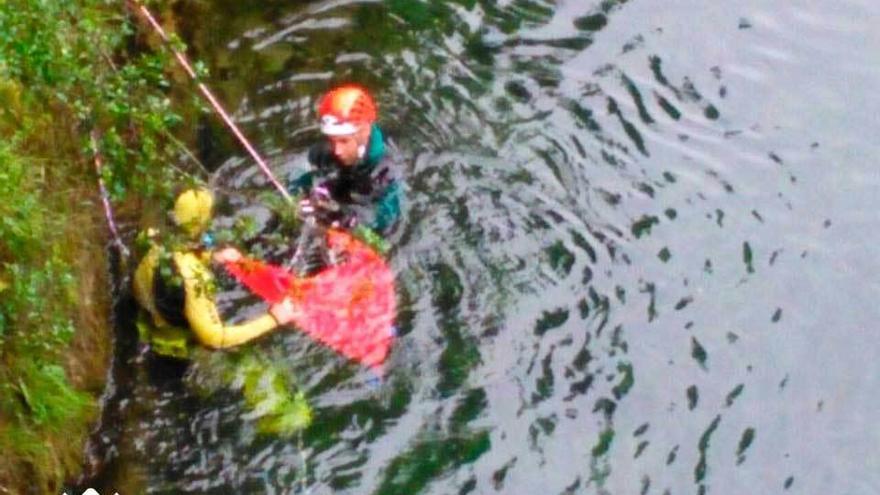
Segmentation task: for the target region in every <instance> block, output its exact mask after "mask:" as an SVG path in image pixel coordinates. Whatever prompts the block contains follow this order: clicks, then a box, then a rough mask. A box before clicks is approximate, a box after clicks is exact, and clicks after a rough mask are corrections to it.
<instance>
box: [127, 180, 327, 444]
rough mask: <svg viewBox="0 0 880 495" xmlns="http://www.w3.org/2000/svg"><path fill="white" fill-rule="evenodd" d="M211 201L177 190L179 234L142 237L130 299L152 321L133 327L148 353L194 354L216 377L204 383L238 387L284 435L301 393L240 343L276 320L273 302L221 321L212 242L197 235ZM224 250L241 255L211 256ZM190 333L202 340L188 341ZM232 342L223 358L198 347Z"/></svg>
mask: <svg viewBox="0 0 880 495" xmlns="http://www.w3.org/2000/svg"><path fill="white" fill-rule="evenodd" d="M213 204H214V198H213V196H212V194H211V193H210V192H209V191H207V190H205V189H191V190H187V191H185V192H183V193H182V194H181V195H180V196H178V198H177V200H176V202H175V204H174V211H173V218H174V221H175V223H176V224H177V226H178V228H179V230H180V234H181V238H180V239H178V240H176V241H172V240H170V239H169V240H168V243H166V244H160V243H158V242H157V239H156V236H155V235H151V236H149V237H150V244H151V245H150V247H149V250H148V251H147V254H146V255H145V256H144V257H143V259H142V260H141V262H140V264H139V265H138V266H137V268H136V269H135V273H134V277H133V283H132V285H133V291H134V296H135V299H136V300H137V301H138V303H139V304H140V305H141V307H142V308H144V310H145V311H146V313H147V314H148V317H149V319H151V322H152V324H149V323H146V322H144V321H143V320H140V321H139V322H138V333H139V334H140V337H141V340H142V341H144V342H145V343H148V344H149V346H150V349H151V350H152V351H153V353H154V354H155V355H158V356H160V357H166V358H168V357H170V358H175V359H178V360H180V359H194V360H200V361H201V362H202V363H203V365H202V366H199V367H198V368H200V369H203V371H202V372H204V368H207V370H208V371H207V372H208V373H209V374H212V375H216V376H213V377H212V379H210V380H207V382H214V381H216V379H218V378H219V379H220V380H221V381H223V382H225V383H226V385H227V386H232V387H234V388H239V389H240V390H241V392H242V395H243V397H244V400H245V404H246V406H247V408H248V409H250V411H251V413H250V416H251V417H253V418H255V419H256V426H257V430H258V431H260V432H261V433H270V434H273V435H281V436H288V435H291V434H293V433H295V432H297V431H300V430H302V429H303V428H305V427H307V426H308V425H309V424H310V423H311V421H312V410H311V408H310V407H309V404H308V401H307V400H306V398H305V396H304V394H303V393H302V392H296V391H295V388H294V387H292V386H291V384H290V383H289V379H288V378H289V377H288V376H287V375H288V373H287V372H285V371H284V369H283V367H281V366H279V365H278V364H276V363H273V362H272V361H271V360H269V359H268V358H267V357H266V356H263V355H261V354H260V353H259V351H257V350H255V349H250V348H247V346H241V344H245V343H247V342H250V341H252V340H254V339H257V338H259V337H261V336H263V335H266V334H267V333H269V332H271V331H273V330H274V329H276V328H277V327H278V326H279V318H278V317H276V316H273V314H274V313H275V312H276V311H277V308H278V305H277V304H276V305H273V306H271V307H270V308H269V311H268V312H267V313H265V314H263V315H260V316H258V317H256V318H253V319H251V320H249V321H247V322H244V323H240V324H236V325H229V324H226V323H224V322H223V320H222V318H221V316H220V312H219V311H218V308H217V305H216V302H215V299H214V293H215V291H216V286H215V278H214V274H213V272H212V270H211V259H212V250H211V247H210V246H209V245H206V244H211V243H210V242H204V241H203V239H205V237H204V233H205V232H206V230H207V228H208V226H209V224H210V222H211V217H212V209H213ZM229 252H234V253H235V254H236V255H238V256H240V254H239V253H238V252H237V251H235V250H232V249H231V248H227V249H226V250H222V251H220V252H219V253H216V254H213V258H214V261H216V262H218V263H224V262H225V261H226V256H228V253H229ZM292 311H293V303H292V301H285V305H284V313H285V315H288V314H290V313H291V312H292ZM193 337H194V340H195V341H197V342H198V344H201V346H193V345H192V341H193ZM236 346H238V348H237V349H235V350H231V351H229V352H227V353H223V354H224V355H222V356H217V354H218V353H210V355H209V353H205V352H204V351H201V349H200V348H210V349H227V348H232V347H236ZM205 363H208V364H205ZM210 363H213V364H210Z"/></svg>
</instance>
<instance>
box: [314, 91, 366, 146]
mask: <svg viewBox="0 0 880 495" xmlns="http://www.w3.org/2000/svg"><path fill="white" fill-rule="evenodd" d="M318 117H320V119H321V132H323V133H324V134H327V135H329V136H344V135H347V134H354V133H355V132H357V130H358V128H359V127H360V126H361V125H363V124H372V123H373V122H375V121H376V118H377V112H376V102H375V101H373V97H372V96H370V93H369V92H367V90H366V89H364V88H362V87H361V86H357V85H354V84H346V85H344V86H339V87H337V88H334V89H331V90H330V91H328V92H327V94H325V95H324V96H323V97H321V101H320V103H318Z"/></svg>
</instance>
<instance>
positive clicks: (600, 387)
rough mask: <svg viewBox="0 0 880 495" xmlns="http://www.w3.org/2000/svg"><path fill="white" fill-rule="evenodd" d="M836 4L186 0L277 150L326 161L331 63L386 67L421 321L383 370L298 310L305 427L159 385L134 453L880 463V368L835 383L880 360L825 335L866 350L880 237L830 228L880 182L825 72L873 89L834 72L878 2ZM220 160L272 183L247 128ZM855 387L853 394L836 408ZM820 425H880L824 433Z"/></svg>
mask: <svg viewBox="0 0 880 495" xmlns="http://www.w3.org/2000/svg"><path fill="white" fill-rule="evenodd" d="M814 4H815V5H807V4H806V3H804V5H802V6H800V7H791V6H786V7H773V8H771V7H767V6H766V5H763V4H761V3H760V2H746V3H745V4H743V5H740V6H737V7H736V8H734V7H733V6H718V5H715V6H712V5H706V4H703V3H698V2H685V4H682V5H676V6H670V5H668V4H666V3H662V4H661V3H660V2H637V3H628V2H625V1H603V2H596V3H593V4H590V3H587V4H582V3H577V2H569V3H556V2H546V1H537V0H533V1H524V0H523V1H520V0H516V1H512V2H494V1H479V0H478V1H470V2H467V1H458V2H456V1H450V2H437V1H431V2H422V1H408V2H403V1H387V2H381V3H380V2H358V1H318V2H298V3H296V4H293V5H292V4H290V3H289V2H260V3H258V4H249V3H242V2H229V1H225V0H222V1H217V2H215V3H213V4H211V5H210V6H206V5H202V4H182V5H181V7H180V9H179V10H180V13H182V14H187V15H184V16H183V17H182V19H181V27H182V28H183V32H184V35H185V37H186V38H187V39H190V40H193V42H192V44H193V46H194V49H195V50H196V51H197V52H198V54H199V56H200V57H201V58H202V59H204V60H206V61H208V62H209V65H210V67H211V68H212V73H213V74H214V77H213V82H214V83H215V85H216V86H217V87H218V88H219V89H220V91H221V93H222V95H223V96H222V97H223V99H224V100H225V101H228V102H233V103H234V104H232V105H231V106H232V107H233V108H236V109H237V113H236V115H237V118H238V119H239V120H240V121H241V122H242V123H244V124H245V126H246V127H247V130H248V133H249V134H250V135H252V136H258V138H259V139H258V141H260V144H261V147H262V148H263V149H266V150H271V153H272V155H273V162H274V163H275V164H276V168H277V170H279V171H280V172H281V173H282V174H293V173H294V172H295V171H296V170H298V169H300V168H301V167H303V166H304V160H303V156H302V152H301V150H302V149H303V147H304V146H305V145H306V144H307V143H309V142H310V141H311V140H314V139H316V138H317V135H316V129H315V126H314V124H313V116H312V112H313V108H314V98H315V97H316V95H318V94H320V93H321V92H322V90H323V89H324V88H325V87H326V86H327V85H328V84H330V83H331V82H333V81H338V80H349V79H355V80H359V81H363V82H365V83H366V84H368V85H370V86H372V87H373V88H375V89H376V91H377V93H378V95H379V98H380V103H381V106H382V112H383V122H384V124H385V126H386V128H387V130H388V131H389V134H391V135H392V136H394V137H395V138H396V139H397V140H398V142H399V144H400V145H401V147H402V148H403V149H404V150H405V152H406V155H407V156H408V157H409V162H408V167H409V183H408V189H409V191H408V198H409V204H408V207H407V210H408V211H407V220H406V223H405V225H404V227H403V229H402V232H401V234H400V236H399V238H398V239H395V242H396V245H397V247H396V249H395V250H394V252H393V254H392V263H393V265H394V267H395V271H396V273H397V275H398V279H399V285H400V293H401V294H400V295H401V298H402V299H403V300H404V304H401V306H402V307H403V309H402V311H403V313H402V316H401V321H400V325H399V326H400V329H401V333H402V335H403V338H401V339H400V343H399V346H398V348H397V349H396V350H395V352H394V356H393V357H392V363H393V365H392V367H391V368H390V371H389V376H388V380H387V382H386V383H385V384H384V385H382V386H381V387H380V388H379V389H375V388H371V387H370V386H368V385H366V379H365V376H364V373H363V371H362V370H358V369H356V368H355V367H353V366H352V365H349V364H347V363H344V362H342V361H341V360H340V359H339V358H337V357H336V356H334V355H333V354H332V353H330V352H328V351H326V350H323V349H321V348H319V347H318V346H316V345H314V344H312V343H310V342H308V340H307V339H306V338H304V337H302V336H300V335H297V334H295V333H290V334H285V335H279V336H275V337H272V338H270V339H267V341H266V342H263V343H261V344H260V347H261V349H262V350H263V351H264V352H266V353H268V354H270V355H272V356H274V357H275V358H276V360H277V361H278V362H282V363H286V364H285V366H288V367H289V368H290V372H291V374H292V375H294V376H296V377H297V379H298V380H299V383H300V386H301V387H303V388H304V389H305V390H306V391H307V394H308V395H309V397H310V398H311V400H312V402H313V403H314V404H315V407H316V416H317V417H316V421H315V425H314V426H313V427H312V428H310V429H309V430H308V431H307V432H306V433H305V434H304V435H303V436H302V438H301V439H299V440H298V441H297V442H295V443H288V442H279V441H273V440H272V439H267V438H261V437H259V436H256V435H253V434H251V433H250V430H249V428H248V426H247V421H246V420H244V419H242V418H241V410H240V408H241V406H240V401H239V400H238V399H237V398H236V397H235V396H233V395H229V396H225V397H222V398H220V397H217V398H212V399H210V400H199V399H196V398H194V397H191V396H190V395H188V393H187V392H185V391H181V390H179V389H170V390H164V389H162V390H163V391H161V392H157V391H155V390H153V388H151V386H147V385H143V387H141V388H137V389H136V390H135V391H134V392H133V395H134V397H136V400H137V401H139V402H142V403H144V404H152V405H154V406H155V407H153V408H146V410H136V411H132V412H131V413H130V415H131V416H132V417H133V418H138V419H137V420H132V422H133V423H136V424H133V425H132V426H130V428H129V429H128V430H127V431H126V435H127V438H128V440H127V441H128V442H130V444H129V448H128V450H125V451H124V452H123V453H122V454H121V455H122V456H123V464H125V463H128V464H138V463H141V464H143V466H144V467H143V470H144V472H145V474H146V482H145V484H146V486H147V487H148V491H149V492H152V493H181V492H184V493H189V492H198V493H201V492H203V491H205V490H216V491H224V490H225V491H229V490H237V491H248V490H251V491H255V492H266V493H325V492H330V491H333V492H340V493H383V494H393V493H401V494H411V493H491V492H498V493H524V494H525V493H642V494H648V493H656V494H665V493H669V494H672V493H694V492H696V493H711V492H713V491H715V492H719V491H720V492H725V493H726V492H730V493H739V492H746V491H748V492H760V493H778V492H782V491H784V490H788V489H789V488H792V487H795V488H800V487H805V488H804V489H805V490H807V491H811V492H813V491H815V492H817V493H819V492H826V491H829V490H830V491H833V492H837V491H840V492H843V491H845V490H843V488H842V487H848V488H850V489H851V490H853V493H871V492H872V490H871V488H875V490H874V491H877V489H880V488H878V487H880V479H878V478H877V475H876V473H877V472H880V469H876V468H880V466H878V465H877V462H878V461H877V459H878V457H877V452H876V445H877V444H878V443H880V442H873V443H872V441H871V437H870V434H867V436H863V434H862V433H859V431H860V430H861V429H863V428H866V427H867V425H868V421H869V419H868V418H869V417H870V416H868V411H869V410H870V407H869V406H870V405H871V404H873V405H874V406H876V400H873V399H865V398H855V396H853V395H850V396H846V397H842V398H841V397H839V396H835V395H834V392H833V390H834V388H833V387H835V386H836V384H838V383H846V384H849V386H851V387H855V388H858V387H863V386H866V385H870V384H871V383H872V382H871V381H870V380H871V379H870V378H865V377H861V378H859V377H854V376H851V375H849V374H848V373H849V372H848V371H847V369H848V366H846V365H844V364H841V363H839V362H835V361H834V360H833V358H830V357H828V358H824V359H822V360H821V363H822V364H823V367H824V369H823V370H822V371H820V370H819V369H818V367H817V366H814V365H812V363H813V362H814V360H813V354H814V352H815V351H813V350H812V348H813V346H814V345H817V346H818V345H822V346H824V347H822V349H824V350H825V352H829V353H830V354H829V355H837V356H839V355H842V354H840V353H846V352H852V353H855V355H857V356H861V357H863V358H864V357H866V356H868V357H870V356H871V354H870V353H869V352H868V351H867V350H863V351H861V352H859V351H857V350H854V349H851V348H850V347H849V346H850V344H848V343H844V342H842V341H840V340H839V339H838V338H835V337H834V335H835V334H836V333H837V331H835V329H841V330H840V331H842V330H843V329H851V328H852V327H853V325H856V326H858V324H863V325H864V324H867V323H868V322H872V321H873V319H872V318H873V317H875V316H880V315H877V312H876V309H875V308H873V305H872V304H870V303H868V302H866V298H867V296H866V295H865V294H867V293H869V292H870V291H867V290H865V291H862V290H861V289H853V288H851V287H852V284H853V282H852V280H850V279H848V278H846V277H845V274H844V272H842V271H841V269H843V270H845V269H846V267H848V266H849V263H855V260H856V259H864V258H865V257H870V256H869V253H870V251H869V249H870V248H869V246H870V245H871V243H870V239H869V238H868V237H866V236H862V237H858V238H850V239H851V240H850V241H849V244H847V247H846V248H845V251H844V252H843V253H840V252H838V251H837V249H836V248H834V247H833V246H834V242H836V241H834V240H833V239H832V237H830V234H826V231H828V229H829V228H831V227H832V226H833V225H837V222H838V219H839V218H840V216H841V215H848V212H849V211H851V210H850V209H849V208H835V207H834V205H833V204H832V205H830V206H829V207H828V208H818V209H817V206H818V205H819V204H825V205H828V204H829V202H832V203H833V202H834V201H837V200H840V199H841V198H840V197H839V196H840V195H841V194H842V193H841V192H840V191H844V190H849V191H852V193H851V194H852V195H851V196H850V197H849V198H848V199H847V204H848V205H850V206H852V207H866V206H869V205H870V206H872V207H876V204H875V203H876V202H875V201H872V198H873V193H870V192H868V191H871V190H873V189H872V186H877V185H878V184H877V183H878V180H877V179H876V175H869V174H870V172H869V169H867V168H865V167H864V166H863V165H861V164H860V163H859V162H858V161H853V160H850V159H849V158H851V157H850V155H849V154H848V153H846V152H844V151H843V150H845V149H846V146H848V145H850V144H852V145H853V146H855V149H857V150H860V151H862V152H864V153H865V155H864V156H871V157H874V158H876V157H878V156H880V150H878V147H877V146H876V145H872V144H866V143H868V142H869V141H870V140H869V139H863V140H862V141H861V142H859V143H855V144H853V142H854V138H851V137H848V134H849V132H850V129H851V125H850V123H848V122H846V121H840V122H837V121H835V122H828V121H827V120H823V119H822V116H823V115H825V113H824V112H829V111H834V110H842V108H843V105H844V104H843V103H842V102H841V101H840V99H839V98H837V97H835V96H834V94H833V90H832V89H828V88H833V89H836V90H843V89H847V90H850V89H852V88H848V87H847V84H846V83H843V82H841V79H840V77H842V76H846V77H855V78H857V79H858V81H860V82H861V83H862V84H859V85H857V86H856V87H855V88H854V91H855V92H857V93H860V94H861V93H865V92H868V91H869V88H870V87H872V85H871V84H866V83H873V84H876V83H877V82H878V81H880V74H878V71H877V70H876V69H871V68H870V66H869V64H868V62H870V61H871V58H872V56H871V55H870V54H867V52H868V51H870V50H868V49H867V48H868V46H872V47H874V48H880V43H878V39H877V37H876V36H873V37H871V38H865V37H867V36H868V35H867V31H866V29H867V26H868V24H867V23H866V21H864V20H862V21H860V20H859V19H867V18H869V17H870V16H869V15H868V14H871V13H873V14H877V13H878V12H877V8H876V7H874V6H873V5H869V4H868V3H865V2H861V3H860V2H857V1H850V2H843V4H845V6H844V7H841V8H843V9H844V10H845V11H846V12H847V13H848V14H847V15H845V16H843V17H834V18H833V19H832V18H829V17H828V16H827V15H826V14H827V12H826V11H825V10H823V7H822V6H821V5H820V4H822V2H814ZM835 5H839V4H835ZM189 9H191V10H192V12H190V10H189ZM196 13H197V14H198V15H195V14H196ZM696 19H700V21H699V22H697V21H696ZM197 21H198V22H197ZM844 27H845V28H846V29H844ZM801 30H805V32H808V33H810V35H811V36H806V37H805V36H801V35H798V34H797V33H799V32H801ZM866 39H867V41H868V43H867V45H866V44H865V41H866ZM843 51H846V52H849V53H853V58H852V59H851V60H846V61H843V60H841V59H840V55H839V54H840V53H841V52H843ZM871 53H877V50H874V51H871ZM807 57H818V61H817V62H813V63H814V64H818V65H822V66H827V67H830V68H832V69H829V71H830V72H831V73H835V72H836V73H838V76H835V77H832V76H828V77H824V76H819V75H816V74H815V69H813V68H812V67H811V66H809V65H807V64H806V62H805V60H806V59H807ZM875 62H876V60H875ZM874 67H876V64H874ZM844 79H845V77H844ZM859 98H860V100H859V101H862V99H864V97H859ZM817 101H819V102H821V103H816V102H817ZM813 104H816V105H818V108H814V107H813ZM852 117H853V119H855V120H856V122H858V123H860V124H862V125H864V129H874V130H877V126H876V122H875V121H874V120H872V119H870V118H869V117H868V116H865V115H861V114H860V113H857V114H856V115H853V116H852ZM806 121H810V122H814V123H816V124H815V126H814V125H812V124H808V123H807V122H806ZM210 125H211V126H214V125H216V124H210ZM217 128H218V129H219V126H217ZM864 129H863V130H862V131H860V134H859V136H861V137H862V138H866V137H872V135H871V134H870V133H867V131H866V130H864ZM211 139H213V140H214V141H215V142H214V144H213V145H214V147H215V149H217V150H220V151H219V155H222V156H230V155H240V153H239V152H238V150H237V149H236V148H235V146H234V144H233V143H232V142H231V141H229V138H227V137H226V136H224V135H223V134H222V133H220V132H214V133H212V138H211ZM820 141H821V142H822V145H821V146H820V144H818V143H819V142H820ZM825 143H828V145H827V148H830V149H831V151H829V152H826V154H820V153H821V152H822V150H823V149H825V148H824V146H826V145H825ZM832 159H833V160H837V162H838V163H840V164H841V165H840V167H841V168H840V170H841V171H842V172H841V175H833V174H832V173H831V172H830V171H828V170H826V169H827V167H828V165H827V163H826V161H827V160H832ZM844 171H845V174H849V175H845V174H844ZM218 180H219V182H220V183H221V184H222V185H225V186H227V187H230V188H234V189H238V190H255V189H259V188H264V187H265V184H263V182H262V179H261V177H260V176H259V174H258V173H257V172H256V171H255V170H254V169H253V168H251V167H250V165H249V164H248V163H247V162H246V161H244V160H243V159H241V157H239V158H237V159H236V158H232V159H229V160H226V161H225V162H224V163H223V165H222V167H221V168H220V169H219V172H218ZM824 184H831V185H834V186H836V188H833V189H832V190H831V192H822V191H823V190H825V191H827V190H826V189H823V188H824ZM835 191H836V192H835ZM241 201H242V202H240V203H234V204H235V205H238V206H243V205H245V204H247V205H249V208H251V209H252V212H253V213H255V215H256V217H258V218H260V219H262V221H263V222H265V221H268V220H267V218H268V214H267V211H266V210H265V208H264V207H262V206H260V205H259V204H258V203H257V204H254V203H253V202H252V201H249V200H248V201H244V200H241ZM854 209H856V210H859V208H854ZM235 210H236V211H237V212H238V213H236V214H237V215H241V214H242V212H241V208H235ZM230 214H231V213H230ZM832 216H833V217H835V218H834V223H831V222H830V220H829V218H830V217H832ZM229 221H232V220H231V219H230V220H229ZM840 223H841V224H842V225H843V227H842V229H841V230H839V231H838V232H847V233H852V232H855V231H856V229H858V228H859V227H862V226H864V225H866V224H867V223H869V220H867V219H864V217H862V216H859V215H854V216H848V217H845V218H842V219H840ZM844 229H849V230H844ZM838 235H840V234H838ZM858 239H863V240H858ZM841 267H844V268H841ZM867 269H868V270H869V271H868V272H866V273H871V274H874V275H878V274H880V266H878V264H877V263H876V262H871V264H870V265H867ZM835 284H837V285H835ZM834 286H836V287H840V289H839V292H832V289H830V288H829V287H834ZM874 286H876V284H874ZM826 301H830V302H826ZM818 314H823V315H827V316H824V317H821V318H817V317H816V315H818ZM783 315H784V316H783ZM865 347H866V349H870V347H871V346H870V345H867V346H865ZM875 350H876V349H875ZM871 366H873V367H872V368H870V369H873V370H875V371H876V369H877V367H876V365H871ZM867 376H869V377H870V376H876V373H874V374H873V375H871V374H870V373H868V374H867ZM789 382H791V386H786V384H788V383H789ZM834 397H837V400H833V398H834ZM825 400H827V401H828V403H827V405H828V407H829V409H832V410H825V409H824V408H823V407H824V406H816V404H826V402H824V401H825ZM832 402H835V404H833V405H832V404H831V403H832ZM842 404H850V406H844V405H842ZM844 411H847V412H846V414H849V413H850V412H851V411H855V413H856V414H857V416H856V417H854V418H853V421H854V423H853V426H851V427H848V428H845V429H844V430H838V431H837V432H836V433H832V432H831V429H833V428H830V429H829V430H823V428H824V427H830V426H831V425H832V424H835V419H836V420H840V419H841V418H842V417H844ZM874 440H880V439H877V438H876V435H874ZM823 442H831V444H832V445H831V447H829V448H831V449H840V448H842V445H844V444H846V443H848V442H849V443H852V444H855V445H857V448H856V451H858V452H862V453H865V454H866V456H867V457H864V458H863V457H854V456H851V455H850V456H847V455H843V456H837V457H836V459H837V460H835V461H833V462H831V463H830V464H829V461H828V459H827V454H826V453H825V451H824V450H823V449H824V447H822V448H820V447H818V445H820V444H823ZM872 446H873V447H872ZM834 451H836V452H837V453H838V454H840V451H838V450H834ZM865 458H867V459H870V460H869V461H867V462H868V463H867V466H866V465H865V464H864V462H863V461H864V459H865ZM817 465H824V466H825V467H824V468H822V469H818V470H816V469H814V467H815V466H817ZM871 466H873V469H872V467H871ZM539 473H540V474H539ZM120 479H121V478H120ZM829 480H832V481H829ZM832 486H834V487H835V488H834V489H832V488H831V487H832ZM120 492H122V490H121V489H120Z"/></svg>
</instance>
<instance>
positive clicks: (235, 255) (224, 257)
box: [214, 247, 243, 263]
mask: <svg viewBox="0 0 880 495" xmlns="http://www.w3.org/2000/svg"><path fill="white" fill-rule="evenodd" d="M242 257H243V256H242V254H241V252H240V251H239V250H238V249H235V248H234V247H228V248H223V249H221V250H220V251H217V252H216V253H214V261H216V262H217V263H230V262H232V263H235V262H236V261H238V260H240V259H241V258H242Z"/></svg>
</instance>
